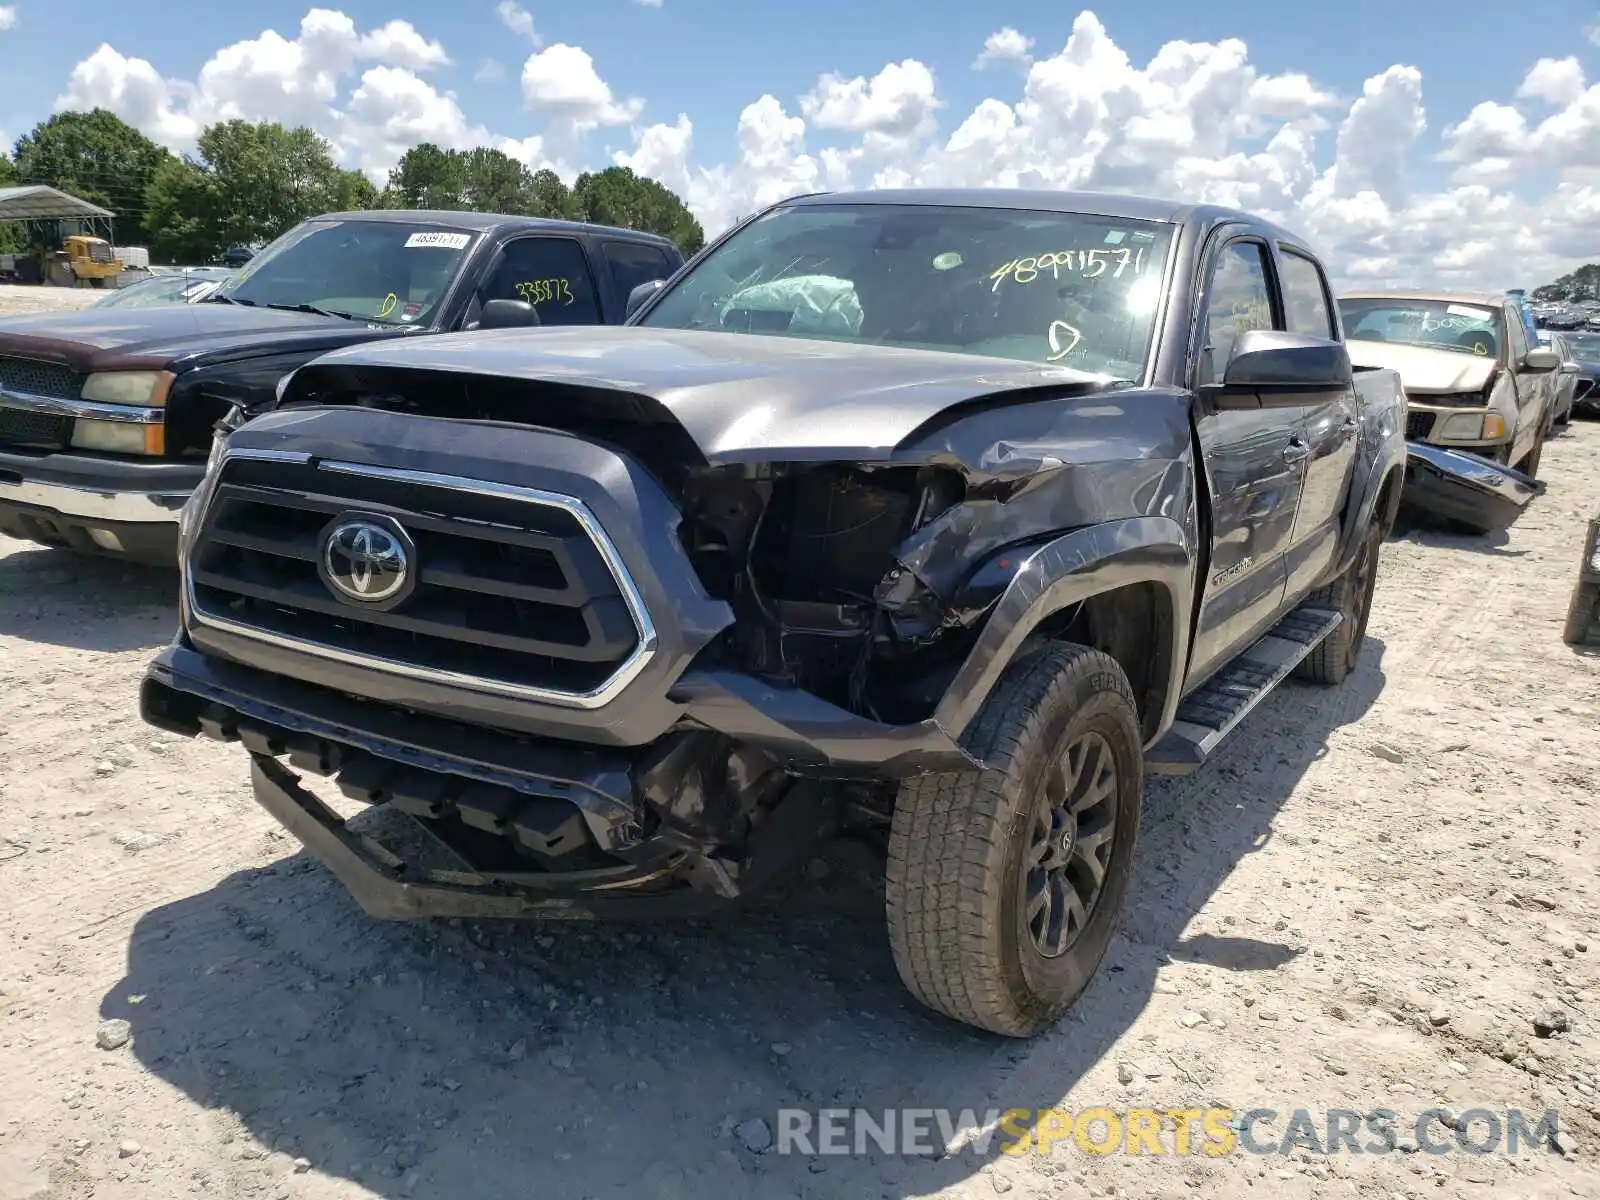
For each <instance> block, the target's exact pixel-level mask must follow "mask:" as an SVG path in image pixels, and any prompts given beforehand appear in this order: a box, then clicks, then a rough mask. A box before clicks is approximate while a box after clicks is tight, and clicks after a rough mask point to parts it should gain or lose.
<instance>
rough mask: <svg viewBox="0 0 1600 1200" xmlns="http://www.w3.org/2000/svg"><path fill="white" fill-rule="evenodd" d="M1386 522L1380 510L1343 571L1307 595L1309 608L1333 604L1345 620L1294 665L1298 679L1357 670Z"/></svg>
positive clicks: (1328, 679)
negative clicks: (1328, 582)
mask: <svg viewBox="0 0 1600 1200" xmlns="http://www.w3.org/2000/svg"><path fill="white" fill-rule="evenodd" d="M1383 536H1384V529H1383V523H1382V522H1381V521H1380V520H1379V519H1378V517H1377V514H1374V515H1373V518H1372V523H1371V524H1370V525H1369V526H1367V532H1366V535H1365V536H1364V537H1363V538H1362V539H1361V549H1360V550H1358V551H1357V552H1356V556H1355V558H1354V560H1352V561H1351V563H1350V565H1349V566H1348V567H1346V568H1345V570H1344V574H1342V575H1340V576H1339V578H1337V579H1335V580H1334V581H1333V582H1332V583H1330V584H1328V585H1326V586H1325V587H1321V588H1318V589H1317V590H1316V591H1314V592H1312V593H1311V595H1309V596H1307V597H1306V598H1305V601H1304V603H1305V605H1306V606H1307V607H1309V608H1331V609H1334V610H1335V611H1337V612H1340V613H1343V614H1344V620H1342V621H1340V622H1339V625H1338V628H1336V629H1335V630H1334V631H1333V632H1332V633H1330V634H1329V635H1328V636H1327V637H1325V638H1323V639H1322V640H1321V641H1320V642H1318V643H1317V648H1316V649H1315V650H1313V651H1312V652H1311V653H1310V654H1308V655H1306V656H1305V657H1304V658H1302V659H1301V660H1300V662H1299V664H1298V665H1296V667H1295V669H1294V676H1295V678H1296V679H1304V680H1306V681H1307V682H1308V683H1322V684H1336V683H1343V682H1344V681H1345V679H1346V678H1347V677H1348V676H1349V674H1350V672H1351V671H1353V670H1355V668H1356V662H1357V660H1359V659H1360V657H1361V647H1362V644H1363V643H1364V642H1365V641H1366V640H1367V618H1368V617H1369V616H1371V615H1372V593H1373V591H1374V590H1375V588H1376V587H1377V583H1378V556H1379V554H1380V553H1381V552H1382V549H1383Z"/></svg>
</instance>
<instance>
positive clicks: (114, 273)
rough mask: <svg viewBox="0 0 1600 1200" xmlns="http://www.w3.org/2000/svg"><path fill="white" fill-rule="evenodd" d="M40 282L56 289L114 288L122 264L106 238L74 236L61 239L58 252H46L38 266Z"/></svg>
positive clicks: (76, 234) (88, 235)
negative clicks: (51, 285) (39, 267)
mask: <svg viewBox="0 0 1600 1200" xmlns="http://www.w3.org/2000/svg"><path fill="white" fill-rule="evenodd" d="M40 266H41V268H42V270H41V271H40V276H41V282H43V283H47V284H53V285H54V286H56V287H97V288H108V287H116V286H117V280H118V279H119V278H120V277H121V275H122V260H121V259H120V258H118V257H117V254H116V251H115V250H113V249H112V247H111V243H110V242H108V241H106V240H105V238H98V237H93V236H91V235H90V234H87V233H74V234H70V235H68V236H67V237H64V238H62V239H61V248H60V249H59V250H47V251H45V252H44V254H43V256H42V261H41V263H40Z"/></svg>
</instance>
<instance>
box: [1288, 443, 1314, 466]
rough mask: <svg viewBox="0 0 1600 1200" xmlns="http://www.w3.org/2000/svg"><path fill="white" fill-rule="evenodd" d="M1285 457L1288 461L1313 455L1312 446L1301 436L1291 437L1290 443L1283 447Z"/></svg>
mask: <svg viewBox="0 0 1600 1200" xmlns="http://www.w3.org/2000/svg"><path fill="white" fill-rule="evenodd" d="M1283 457H1284V459H1285V461H1287V462H1299V461H1300V460H1301V459H1305V458H1310V457H1311V447H1310V446H1309V445H1307V444H1306V442H1304V441H1302V440H1301V439H1300V438H1290V439H1289V444H1288V445H1287V446H1285V447H1284V448H1283Z"/></svg>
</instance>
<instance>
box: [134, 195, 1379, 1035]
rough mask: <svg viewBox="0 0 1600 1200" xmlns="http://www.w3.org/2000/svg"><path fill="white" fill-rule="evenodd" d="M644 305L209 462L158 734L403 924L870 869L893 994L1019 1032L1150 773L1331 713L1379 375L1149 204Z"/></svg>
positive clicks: (1364, 564) (632, 903)
mask: <svg viewBox="0 0 1600 1200" xmlns="http://www.w3.org/2000/svg"><path fill="white" fill-rule="evenodd" d="M638 293H639V294H638V295H637V296H636V297H635V301H634V306H635V311H634V313H633V314H632V316H631V317H630V319H629V322H628V324H627V325H625V326H623V327H614V328H566V329H546V330H543V331H540V332H538V333H533V334H530V333H527V332H523V331H510V330H500V331H493V332H476V333H461V334H447V335H442V336H439V337H432V338H427V339H424V340H417V341H411V340H406V341H396V342H391V343H388V344H385V345H372V346H364V347H351V348H348V349H343V350H339V351H336V352H334V353H332V354H329V355H325V356H323V357H322V358H320V359H317V360H316V361H314V362H312V363H311V364H309V365H307V366H305V367H302V368H301V369H300V370H298V371H297V372H296V373H295V374H294V376H293V378H292V379H291V380H290V381H289V383H288V384H287V385H286V387H285V389H284V391H283V394H282V396H281V398H280V401H279V404H278V406H277V408H276V410H275V411H271V412H268V413H265V414H262V415H259V416H256V417H254V418H253V419H251V420H249V421H246V422H244V423H242V424H240V425H239V426H238V427H236V428H234V429H232V430H231V432H229V433H227V435H226V436H225V437H222V438H219V440H218V443H217V445H216V447H215V449H214V452H213V454H212V458H211V462H210V465H209V468H208V470H207V472H206V476H205V479H204V482H203V483H202V484H201V485H200V488H199V489H198V491H197V492H196V494H195V496H194V498H193V500H192V501H191V502H190V504H189V505H188V507H187V508H186V509H185V512H184V516H183V532H182V544H181V550H180V554H181V559H182V573H183V579H182V625H181V630H180V632H179V633H178V635H177V637H176V638H175V640H174V641H173V642H172V644H171V645H170V646H168V647H167V648H166V649H165V650H163V651H162V652H161V653H160V655H159V657H158V658H157V659H156V660H155V661H154V663H153V664H152V665H151V667H150V669H149V672H148V676H147V678H146V680H145V682H144V684H143V691H142V711H143V714H144V717H145V719H146V720H148V721H149V722H150V723H152V724H154V725H156V726H159V727H161V728H163V729H167V730H171V731H175V732H178V733H181V734H186V735H199V734H205V735H208V736H211V737H214V738H219V739H222V740H225V741H237V742H240V743H242V744H243V746H244V748H245V749H246V750H247V751H248V753H249V755H250V758H251V764H252V765H251V770H252V774H253V780H254V787H255V794H256V796H257V798H258V799H259V800H260V802H261V803H262V804H263V805H264V806H265V807H266V808H267V809H268V810H269V811H270V812H271V813H272V814H273V815H274V816H275V817H276V818H277V819H278V820H279V821H280V822H282V824H283V825H284V826H286V827H287V828H288V829H289V830H290V831H292V832H293V833H294V834H295V835H296V836H297V837H298V838H299V839H300V840H301V841H302V842H304V844H305V845H306V846H307V847H309V848H310V850H311V851H312V852H313V853H314V854H315V855H317V856H318V857H319V858H320V859H322V860H323V861H324V862H325V863H326V864H327V865H328V866H329V867H330V868H331V869H332V870H333V872H334V873H336V874H337V875H338V877H339V878H340V879H341V880H342V881H343V882H344V883H345V884H346V885H347V887H348V888H349V889H350V891H351V892H352V893H353V894H354V895H355V897H356V898H357V899H358V900H359V902H360V903H361V904H362V906H363V907H364V908H365V909H366V910H367V911H368V912H370V913H372V914H373V915H375V916H379V917H391V918H405V917H426V916H459V917H527V918H612V917H617V918H628V917H648V916H665V915H683V914H692V913H699V912H704V911H707V910H708V909H711V908H714V907H716V906H718V905H727V904H730V903H736V902H738V901H740V900H742V899H743V898H745V897H747V896H749V895H751V894H752V893H754V892H755V891H757V890H758V889H759V888H760V887H761V886H762V885H763V884H765V883H767V882H769V881H771V880H773V879H774V878H775V877H777V876H778V875H780V874H781V873H783V872H784V871H785V870H786V869H787V868H790V867H792V866H793V865H794V864H796V863H797V862H798V861H800V860H801V859H802V858H803V857H804V856H805V855H807V854H808V853H810V852H812V851H813V850H814V849H815V848H816V847H817V846H818V843H819V842H820V841H821V840H823V839H825V838H828V837H831V836H834V835H837V834H840V833H841V832H845V831H849V832H851V833H852V834H856V833H865V835H866V836H869V837H872V836H876V837H878V838H879V839H880V840H881V845H882V848H883V850H884V853H885V858H886V863H887V865H886V869H885V870H886V900H887V906H888V928H889V933H890V937H891V939H892V942H893V952H894V957H895V960H896V962H897V963H898V965H899V968H900V971H901V974H902V976H903V978H904V980H905V982H906V984H907V985H908V986H909V988H910V990H911V991H912V992H913V993H914V994H915V995H916V996H917V998H918V999H920V1000H921V1001H923V1002H924V1003H926V1004H928V1005H930V1006H931V1007H933V1008H934V1009H937V1010H939V1011H941V1012H943V1013H946V1014H948V1015H950V1016H951V1017H955V1018H957V1019H959V1020H961V1021H965V1022H968V1023H970V1024H972V1025H975V1026H978V1027H981V1028H983V1029H987V1030H992V1031H995V1032H998V1033H1001V1034H1007V1035H1013V1036H1028V1035H1031V1034H1035V1033H1037V1032H1039V1031H1040V1030H1042V1029H1044V1028H1046V1027H1048V1026H1049V1025H1050V1024H1051V1023H1052V1022H1053V1021H1055V1020H1056V1019H1057V1017H1059V1016H1060V1014H1061V1013H1062V1012H1063V1011H1064V1010H1065V1009H1066V1007H1067V1006H1068V1005H1069V1004H1070V1003H1071V1002H1072V1001H1073V999H1074V998H1075V997H1076V996H1077V995H1078V994H1079V992H1081V991H1082V989H1083V988H1084V987H1085V985H1086V984H1087V983H1088V981H1089V979H1090V977H1091V976H1092V975H1093V973H1094V971H1095V969H1096V967H1097V966H1098V964H1099V961H1100V959H1101V957H1102V956H1103V954H1104V952H1105V949H1106V946H1107V943H1108V940H1109V939H1110V937H1111V934H1112V930H1113V927H1114V925H1115V922H1116V920H1117V914H1118V910H1119V908H1120V907H1121V905H1122V903H1123V901H1124V893H1125V891H1126V889H1127V883H1128V878H1129V864H1130V860H1131V857H1132V855H1133V850H1134V843H1135V838H1136V834H1137V831H1138V827H1139V813H1140V805H1141V800H1142V796H1143V780H1144V777H1145V774H1146V772H1151V771H1157V772H1170V773H1182V772H1186V771H1190V770H1193V769H1195V768H1197V767H1199V766H1200V765H1201V764H1202V763H1203V762H1204V761H1205V759H1206V757H1207V756H1208V755H1209V754H1210V753H1211V752H1212V751H1213V750H1214V749H1215V747H1216V745H1217V743H1218V742H1219V741H1221V740H1222V739H1223V738H1224V737H1225V736H1226V735H1227V734H1228V733H1229V732H1230V731H1231V730H1232V729H1233V728H1234V727H1235V726H1236V724H1237V723H1238V722H1239V721H1240V720H1242V719H1243V718H1244V717H1245V716H1246V715H1247V714H1248V712H1249V711H1250V709H1251V708H1252V706H1254V705H1255V704H1256V703H1257V702H1258V701H1259V700H1260V699H1261V698H1262V697H1263V696H1265V695H1266V694H1267V693H1268V692H1269V691H1270V690H1271V689H1272V688H1273V687H1274V686H1276V685H1277V684H1278V683H1279V682H1280V681H1281V680H1283V679H1284V678H1286V677H1288V676H1290V675H1292V674H1293V675H1298V676H1300V677H1303V678H1305V679H1307V680H1311V681H1315V682H1318V683H1324V684H1334V683H1338V682H1339V681H1340V680H1342V679H1343V678H1344V677H1345V676H1346V675H1347V674H1348V673H1349V672H1350V671H1351V670H1352V669H1353V667H1354V665H1355V663H1356V660H1357V656H1358V654H1359V653H1360V650H1361V645H1362V640H1363V635H1364V631H1365V628H1366V623H1367V613H1368V608H1369V605H1370V602H1371V597H1372V591H1373V580H1374V572H1375V569H1376V566H1377V561H1378V556H1379V548H1380V546H1381V544H1382V542H1383V539H1384V535H1385V533H1386V531H1387V530H1388V528H1389V526H1390V523H1391V521H1392V520H1393V516H1394V511H1395V507H1396V503H1397V500H1398V497H1399V494H1400V486H1399V485H1400V482H1401V472H1402V470H1403V465H1404V460H1405V452H1404V429H1405V399H1404V394H1403V392H1402V391H1401V389H1400V387H1399V383H1398V379H1397V378H1396V377H1395V375H1394V374H1393V373H1392V372H1389V371H1384V370H1372V371H1361V372H1356V371H1353V370H1352V367H1351V364H1350V359H1349V356H1348V354H1347V353H1346V350H1345V347H1344V345H1343V342H1342V340H1341V331H1340V324H1339V316H1338V310H1337V308H1336V306H1335V305H1334V303H1333V301H1332V297H1331V295H1330V293H1329V290H1328V284H1327V280H1326V278H1325V276H1324V272H1323V269H1322V267H1321V265H1320V264H1319V263H1318V261H1317V259H1316V257H1315V256H1314V255H1313V254H1312V252H1311V251H1310V250H1309V249H1308V248H1307V246H1306V245H1305V243H1304V242H1302V241H1301V240H1299V239H1298V238H1296V237H1294V236H1292V235H1291V234H1290V233H1288V232H1286V231H1285V230H1282V229H1279V228H1276V227H1274V226H1272V225H1269V224H1266V223H1264V222H1262V221H1260V220H1256V219H1254V218H1252V217H1250V216H1247V215H1245V214H1243V213H1239V212H1233V211H1229V210H1225V209H1220V208H1201V207H1192V206H1182V205H1178V204H1173V203H1162V202H1158V201H1153V200H1142V199H1131V198H1114V197H1105V196H1090V195H1074V194H1061V193H1051V192H1024V191H1003V190H982V191H950V192H931V191H902V192H873V193H862V194H853V195H837V194H836V195H816V196H807V197H801V198H796V199H793V200H789V201H786V202H784V203H782V204H779V205H777V206H775V207H773V208H771V209H769V210H767V211H765V212H763V213H761V214H760V215H759V216H757V217H755V218H754V219H751V220H749V221H746V222H743V223H741V224H740V225H739V226H738V227H737V228H735V229H734V230H732V231H731V232H730V233H728V234H726V235H725V236H724V237H723V238H721V239H720V240H718V241H717V242H716V243H715V244H713V245H712V246H710V247H708V248H707V250H705V251H704V252H702V254H701V255H700V256H699V257H697V258H696V259H695V260H694V261H693V262H692V263H691V264H690V265H689V266H688V267H687V268H686V270H685V271H684V272H683V273H681V274H680V275H679V276H678V277H677V278H676V279H675V280H674V281H672V282H671V283H669V284H667V285H666V286H664V287H654V288H652V287H651V286H649V285H642V286H641V288H640V289H638ZM312 777H323V778H326V779H332V780H336V781H337V785H338V788H339V789H340V790H342V791H343V793H345V796H346V797H347V800H346V801H343V802H339V803H341V804H342V805H343V806H345V807H349V805H350V804H351V803H352V802H355V804H356V807H355V809H354V811H355V813H356V815H355V816H352V817H351V820H350V823H349V824H347V823H346V821H345V820H344V819H343V818H342V817H341V815H340V812H339V809H337V808H336V807H334V804H333V803H330V802H329V801H328V800H325V799H323V798H322V797H321V796H319V795H318V794H317V793H316V791H315V790H314V789H315V788H316V787H321V786H323V785H322V784H321V783H318V782H317V780H316V779H314V778H312ZM308 779H309V780H310V781H309V782H308ZM362 804H365V805H370V806H375V807H377V808H379V809H380V810H387V814H388V815H385V814H384V813H383V812H379V813H376V814H375V813H373V811H372V809H371V808H365V807H361V805H362ZM368 818H370V821H369V820H368ZM386 831H387V832H386Z"/></svg>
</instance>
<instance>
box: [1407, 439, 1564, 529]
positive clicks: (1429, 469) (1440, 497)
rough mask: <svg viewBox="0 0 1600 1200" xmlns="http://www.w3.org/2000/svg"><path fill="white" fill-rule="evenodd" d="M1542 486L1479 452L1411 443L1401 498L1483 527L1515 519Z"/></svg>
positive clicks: (1449, 518)
mask: <svg viewBox="0 0 1600 1200" xmlns="http://www.w3.org/2000/svg"><path fill="white" fill-rule="evenodd" d="M1543 491H1544V484H1543V483H1539V482H1536V481H1534V480H1532V479H1529V478H1528V477H1527V476H1526V475H1524V474H1523V473H1522V472H1521V471H1517V470H1513V469H1512V468H1510V467H1505V466H1501V465H1500V464H1498V463H1493V462H1490V461H1488V460H1487V459H1485V458H1483V457H1481V456H1479V455H1476V454H1469V453H1462V452H1461V451H1459V450H1452V449H1446V448H1444V447H1442V446H1430V445H1426V444H1424V443H1421V442H1407V443H1406V476H1405V489H1404V491H1403V492H1402V499H1403V500H1404V501H1405V502H1406V503H1407V504H1411V505H1414V506H1415V507H1417V508H1420V509H1423V510H1425V511H1427V512H1430V513H1432V514H1433V515H1435V516H1438V517H1443V518H1445V519H1447V520H1453V521H1461V522H1463V523H1465V524H1467V525H1471V526H1474V527H1476V528H1479V529H1499V528H1503V527H1505V526H1507V525H1509V524H1511V522H1513V521H1514V520H1516V519H1517V517H1518V516H1519V515H1520V514H1521V513H1522V510H1523V509H1524V508H1526V507H1527V505H1528V501H1530V500H1532V499H1533V498H1534V497H1535V496H1537V495H1539V494H1540V493H1541V492H1543Z"/></svg>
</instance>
